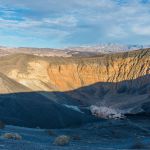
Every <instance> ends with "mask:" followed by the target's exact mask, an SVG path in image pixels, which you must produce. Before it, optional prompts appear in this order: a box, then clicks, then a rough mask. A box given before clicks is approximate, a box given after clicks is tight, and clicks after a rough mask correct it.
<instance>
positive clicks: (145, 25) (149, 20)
mask: <svg viewBox="0 0 150 150" xmlns="http://www.w3.org/2000/svg"><path fill="white" fill-rule="evenodd" d="M101 43H119V44H150V0H79V1H78V0H0V45H5V46H13V47H14V46H27V47H56V48H59V47H67V46H79V45H95V44H101Z"/></svg>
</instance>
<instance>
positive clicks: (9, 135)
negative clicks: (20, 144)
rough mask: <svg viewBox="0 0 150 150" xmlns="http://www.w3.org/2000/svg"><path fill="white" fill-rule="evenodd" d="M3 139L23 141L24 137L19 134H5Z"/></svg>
mask: <svg viewBox="0 0 150 150" xmlns="http://www.w3.org/2000/svg"><path fill="white" fill-rule="evenodd" d="M2 137H3V138H5V139H13V140H22V136H21V135H19V134H18V133H5V134H3V135H2Z"/></svg>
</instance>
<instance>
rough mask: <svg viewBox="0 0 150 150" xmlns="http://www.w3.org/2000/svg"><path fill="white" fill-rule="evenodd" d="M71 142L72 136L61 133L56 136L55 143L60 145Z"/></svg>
mask: <svg viewBox="0 0 150 150" xmlns="http://www.w3.org/2000/svg"><path fill="white" fill-rule="evenodd" d="M69 142H70V137H69V136H67V135H61V136H58V137H56V139H55V141H54V144H55V145H58V146H64V145H68V144H69Z"/></svg>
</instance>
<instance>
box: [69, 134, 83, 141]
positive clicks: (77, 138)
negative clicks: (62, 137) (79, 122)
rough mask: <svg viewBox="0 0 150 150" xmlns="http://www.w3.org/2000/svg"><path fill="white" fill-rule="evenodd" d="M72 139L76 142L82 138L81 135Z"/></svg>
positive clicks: (73, 136)
mask: <svg viewBox="0 0 150 150" xmlns="http://www.w3.org/2000/svg"><path fill="white" fill-rule="evenodd" d="M71 138H72V139H73V140H75V141H79V140H81V136H80V135H72V137H71Z"/></svg>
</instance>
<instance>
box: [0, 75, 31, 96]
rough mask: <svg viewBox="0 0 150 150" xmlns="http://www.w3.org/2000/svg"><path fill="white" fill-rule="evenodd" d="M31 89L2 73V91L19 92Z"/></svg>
mask: <svg viewBox="0 0 150 150" xmlns="http://www.w3.org/2000/svg"><path fill="white" fill-rule="evenodd" d="M29 91H31V90H30V89H28V88H27V87H25V86H23V85H21V84H19V83H17V82H16V81H14V80H12V79H10V78H8V77H7V76H6V75H4V74H2V73H0V93H2V94H6V93H17V92H29Z"/></svg>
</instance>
